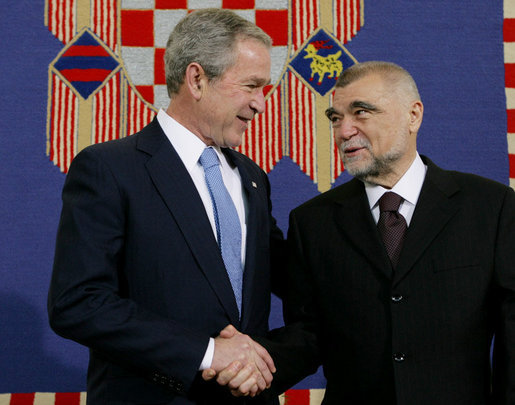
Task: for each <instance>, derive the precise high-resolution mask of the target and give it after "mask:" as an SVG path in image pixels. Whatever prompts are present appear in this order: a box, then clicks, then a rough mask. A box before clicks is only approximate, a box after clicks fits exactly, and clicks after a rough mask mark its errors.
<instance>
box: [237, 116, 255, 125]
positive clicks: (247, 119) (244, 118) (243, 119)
mask: <svg viewBox="0 0 515 405" xmlns="http://www.w3.org/2000/svg"><path fill="white" fill-rule="evenodd" d="M237 118H238V119H239V120H240V121H243V122H244V123H245V124H248V123H249V122H250V121H252V118H246V117H243V116H241V115H237Z"/></svg>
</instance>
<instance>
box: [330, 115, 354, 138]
mask: <svg viewBox="0 0 515 405" xmlns="http://www.w3.org/2000/svg"><path fill="white" fill-rule="evenodd" d="M357 134H358V129H357V128H356V125H355V123H354V120H352V119H351V118H347V117H345V118H342V120H341V122H340V123H339V125H338V126H336V127H334V136H335V138H336V140H337V141H338V140H339V141H347V140H349V139H350V138H352V137H353V136H355V135H357Z"/></svg>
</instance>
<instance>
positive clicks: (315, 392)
mask: <svg viewBox="0 0 515 405" xmlns="http://www.w3.org/2000/svg"><path fill="white" fill-rule="evenodd" d="M324 394H325V389H323V388H312V389H310V390H309V405H320V404H321V403H322V400H323V399H324Z"/></svg>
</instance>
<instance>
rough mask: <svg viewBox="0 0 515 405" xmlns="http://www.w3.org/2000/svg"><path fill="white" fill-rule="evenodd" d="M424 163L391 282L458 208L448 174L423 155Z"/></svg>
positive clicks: (456, 189)
mask: <svg viewBox="0 0 515 405" xmlns="http://www.w3.org/2000/svg"><path fill="white" fill-rule="evenodd" d="M423 160H424V163H425V164H426V165H427V166H428V170H427V174H426V178H425V180H424V185H423V186H422V190H421V192H420V197H419V199H418V202H417V206H416V207H415V212H414V213H413V218H412V220H411V223H410V226H409V227H408V230H407V232H406V237H405V240H404V246H403V248H402V252H401V256H400V259H399V263H398V265H397V269H396V270H395V275H394V285H395V284H396V283H398V282H399V281H401V280H402V279H403V278H404V277H405V276H406V275H407V274H408V273H409V272H410V271H411V270H412V269H413V266H414V264H415V263H416V261H417V260H418V259H419V257H420V256H421V255H422V254H423V253H424V251H425V250H426V249H427V247H428V246H429V244H430V243H431V242H432V241H433V239H434V238H435V237H436V236H437V235H438V234H439V233H440V231H441V230H442V228H443V227H444V226H445V225H446V224H447V223H448V222H449V220H450V219H451V218H452V217H453V216H454V215H455V214H456V212H457V211H458V209H459V206H460V205H459V203H458V198H452V197H453V196H454V195H455V194H456V193H458V192H459V187H458V185H457V184H456V183H455V182H454V181H453V180H452V178H451V177H450V176H449V174H448V173H446V172H445V171H444V170H442V169H440V168H438V167H437V166H436V165H435V164H434V163H432V162H431V161H430V160H429V159H427V158H425V157H423Z"/></svg>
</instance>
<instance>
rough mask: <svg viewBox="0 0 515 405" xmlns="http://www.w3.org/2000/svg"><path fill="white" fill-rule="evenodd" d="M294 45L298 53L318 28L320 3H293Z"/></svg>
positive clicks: (313, 0) (312, 0)
mask: <svg viewBox="0 0 515 405" xmlns="http://www.w3.org/2000/svg"><path fill="white" fill-rule="evenodd" d="M291 14H292V32H291V37H292V45H293V49H294V50H295V51H296V50H297V49H299V48H300V47H301V45H302V43H303V42H304V41H305V40H306V39H307V38H308V37H309V36H310V35H311V33H312V32H313V31H314V30H315V29H317V28H318V26H319V24H320V22H319V20H318V17H319V15H318V1H317V0H298V1H292V2H291Z"/></svg>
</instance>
